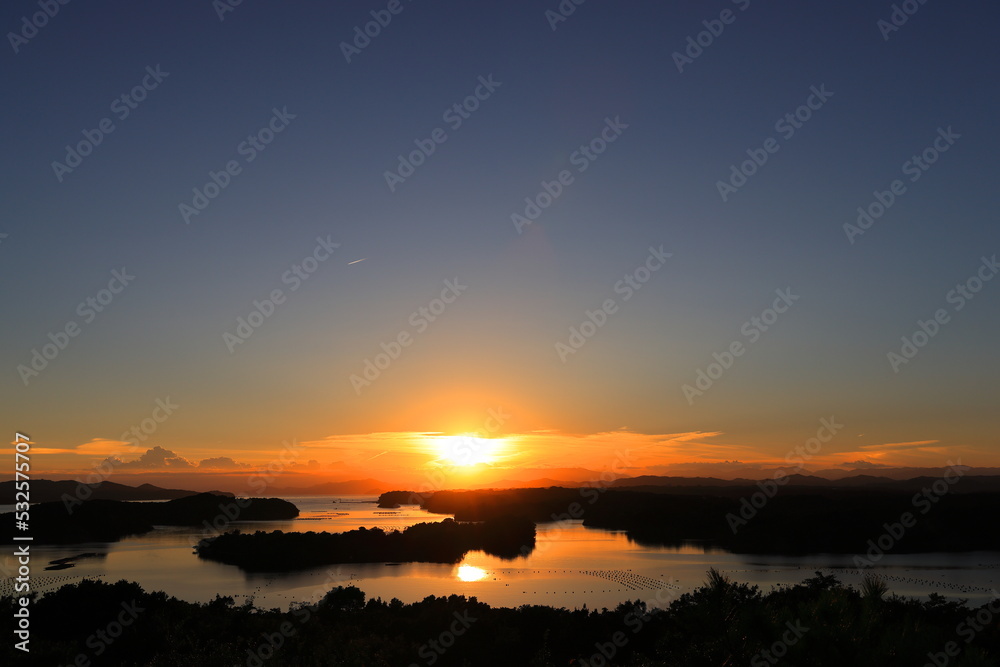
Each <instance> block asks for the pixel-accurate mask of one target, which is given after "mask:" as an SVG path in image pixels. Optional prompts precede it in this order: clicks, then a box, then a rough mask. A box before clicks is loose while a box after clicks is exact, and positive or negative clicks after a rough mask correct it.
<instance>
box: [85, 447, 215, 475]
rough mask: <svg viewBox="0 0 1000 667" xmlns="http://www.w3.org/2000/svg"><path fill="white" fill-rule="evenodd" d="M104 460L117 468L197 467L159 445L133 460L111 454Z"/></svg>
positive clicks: (164, 468) (183, 468)
mask: <svg viewBox="0 0 1000 667" xmlns="http://www.w3.org/2000/svg"><path fill="white" fill-rule="evenodd" d="M104 462H105V463H108V464H109V465H111V466H113V467H114V468H115V469H116V470H192V469H194V468H196V467H197V466H196V465H195V464H194V463H191V462H190V461H188V460H187V459H186V458H184V457H181V456H178V455H177V454H176V453H174V452H172V451H170V450H169V449H164V448H163V447H160V446H159V445H157V446H156V447H153V448H152V449H147V450H146V452H145V453H144V454H143V455H142V456H140V457H139V458H137V459H133V460H131V461H125V460H122V459H120V458H118V457H116V456H110V457H108V458H107V459H105V460H104Z"/></svg>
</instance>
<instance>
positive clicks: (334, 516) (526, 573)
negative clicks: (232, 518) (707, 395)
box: [0, 496, 1000, 609]
mask: <svg viewBox="0 0 1000 667" xmlns="http://www.w3.org/2000/svg"><path fill="white" fill-rule="evenodd" d="M287 500H289V501H291V502H293V503H295V504H296V505H297V506H298V508H299V510H300V511H301V515H300V517H299V518H297V519H294V520H290V521H268V522H235V523H233V524H231V527H233V528H239V529H240V530H243V531H244V532H246V531H254V530H284V531H302V532H304V531H310V530H314V531H330V532H339V531H344V530H351V529H353V528H357V527H359V526H365V527H368V528H371V527H373V526H379V527H382V528H385V529H392V528H405V527H406V526H410V525H412V524H415V523H420V522H421V521H441V520H442V519H443V518H444V517H443V516H442V515H440V514H429V513H427V512H424V511H423V510H421V509H419V508H416V507H409V506H406V507H403V508H401V509H400V510H393V511H387V510H382V509H379V508H378V507H377V506H376V505H375V498H374V497H347V496H341V497H339V498H338V497H332V496H309V497H298V498H296V497H289V498H287ZM0 509H2V508H0ZM203 530H204V529H203V528H202V529H199V528H190V527H184V528H179V527H164V528H160V529H158V530H156V531H154V532H152V533H150V534H147V535H142V536H137V537H130V538H126V539H124V540H122V541H120V542H117V543H103V542H102V543H92V544H78V545H72V546H68V547H47V546H41V545H36V546H34V547H33V548H32V553H33V559H32V570H33V573H32V574H33V578H34V582H35V584H36V590H40V591H44V590H49V589H52V588H54V587H57V586H59V585H62V584H63V583H68V582H73V581H78V580H79V579H81V578H83V577H100V578H102V579H104V580H105V581H117V580H119V579H127V580H131V581H135V582H138V583H139V584H140V585H141V586H143V588H145V589H146V590H147V591H152V590H163V591H166V592H167V593H168V594H170V595H174V596H176V597H178V598H181V599H184V600H191V601H207V600H211V599H212V598H214V597H215V595H216V594H220V595H231V596H233V597H234V598H236V601H237V603H241V602H243V601H244V600H245V599H247V598H252V599H253V600H254V602H255V603H256V604H257V605H258V606H263V607H281V608H285V607H287V606H288V605H289V604H291V603H293V602H309V601H314V600H315V599H317V596H319V595H322V593H323V592H325V591H327V590H329V588H331V587H333V586H336V585H338V584H345V585H346V584H354V585H356V586H358V587H359V588H361V589H362V590H363V591H365V593H366V594H367V595H368V596H369V597H381V598H383V599H385V600H388V599H391V598H394V597H395V598H399V599H400V600H402V601H404V602H413V601H416V600H421V599H423V598H424V597H426V596H428V595H450V594H453V593H454V594H460V595H468V596H476V597H478V598H479V599H480V600H482V601H484V602H488V603H490V604H491V605H503V606H516V605H520V604H548V605H554V606H565V607H570V608H573V607H582V606H583V605H584V604H586V605H587V606H588V607H590V608H592V609H594V608H597V609H599V608H601V607H609V608H611V607H614V606H615V605H617V604H618V603H619V602H623V601H625V600H635V599H642V600H646V601H648V602H649V603H650V604H657V603H662V604H667V603H669V602H670V600H672V599H674V598H675V597H677V596H678V595H680V594H681V593H684V592H688V591H691V590H693V589H694V588H696V587H698V586H699V585H701V584H702V583H703V582H704V580H705V575H706V572H707V570H708V569H709V568H710V567H715V568H717V569H719V570H721V571H723V572H724V573H726V574H728V575H729V576H730V577H732V578H733V579H734V580H737V581H741V582H746V583H750V584H756V585H758V586H760V587H761V589H762V590H764V591H767V590H769V589H770V588H771V587H772V586H780V585H790V584H795V583H798V582H800V581H802V580H803V579H805V578H806V577H810V576H813V574H814V572H815V571H816V570H821V571H823V573H824V574H831V573H832V574H835V575H837V576H838V577H839V578H840V580H841V581H843V582H845V583H848V584H858V583H859V582H860V581H861V576H862V573H859V572H858V571H857V570H856V569H854V566H853V564H852V557H851V556H841V555H831V556H806V557H794V558H793V557H787V556H758V555H754V556H744V555H735V554H730V553H726V552H722V551H716V550H706V549H704V548H702V547H700V546H686V547H681V548H663V547H646V546H641V545H638V544H636V543H634V542H631V541H630V540H629V539H628V538H626V536H625V534H624V533H622V532H617V531H605V530H595V529H590V528H584V527H583V526H582V525H581V523H580V522H579V521H575V522H572V523H566V524H561V525H560V524H540V525H539V526H538V543H537V546H536V549H535V551H534V552H533V553H532V554H530V555H529V556H528V557H526V558H518V559H516V560H503V559H500V558H497V557H494V556H488V555H486V554H484V553H482V552H479V551H475V552H469V553H468V554H466V557H465V558H464V559H463V561H462V562H461V563H459V564H457V565H441V564H431V563H409V564H398V565H387V564H383V563H378V564H351V565H340V566H332V567H329V568H320V569H316V570H308V571H305V572H300V573H295V574H245V573H243V572H241V571H240V570H239V569H238V568H236V567H234V566H231V565H221V564H219V563H213V562H211V561H205V560H201V559H199V558H198V557H197V556H195V555H194V553H193V549H192V546H193V545H194V544H195V543H197V542H198V540H199V539H201V538H202V537H203V536H204V533H203ZM12 550H13V549H10V550H5V553H4V555H3V557H2V559H0V568H2V569H3V574H4V576H5V577H7V576H9V573H11V572H13V571H14V570H13V567H14V565H15V564H14V562H13V559H12V558H11V556H10V552H11V551H12ZM86 552H92V553H94V554H96V556H94V557H88V558H83V559H80V560H77V561H76V565H75V566H74V567H72V568H70V569H65V570H56V571H43V568H44V567H46V565H47V564H48V562H49V561H52V560H55V559H58V558H65V557H69V556H76V555H78V554H82V553H86ZM879 565H880V567H877V568H875V569H876V571H877V572H878V573H879V574H882V575H883V576H884V577H885V578H886V580H887V583H888V584H889V586H890V589H891V591H892V592H894V593H898V594H900V595H910V596H926V595H927V594H928V593H931V592H938V593H941V594H943V595H946V596H948V597H951V598H966V599H968V600H969V601H970V604H982V603H983V602H986V601H988V600H989V599H991V598H992V597H993V591H1000V553H987V552H976V553H963V554H911V555H891V554H890V555H886V556H884V557H883V558H882V560H881V561H880V563H879ZM11 586H12V585H11V581H10V579H5V580H4V581H3V582H2V583H0V592H4V593H10V592H11ZM998 594H1000V593H998Z"/></svg>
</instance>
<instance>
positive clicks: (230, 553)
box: [195, 517, 535, 572]
mask: <svg viewBox="0 0 1000 667" xmlns="http://www.w3.org/2000/svg"><path fill="white" fill-rule="evenodd" d="M534 546H535V524H534V522H533V521H531V520H529V519H524V518H518V517H500V518H495V519H490V520H488V521H484V522H481V523H459V522H457V521H455V520H453V519H445V520H444V521H440V522H437V523H418V524H416V525H414V526H410V527H408V528H407V529H405V530H401V531H391V532H386V531H384V530H382V529H381V528H358V529H357V530H349V531H347V532H343V533H315V532H308V533H285V532H282V531H280V530H276V531H273V532H270V533H268V532H264V531H257V532H256V533H240V532H239V531H233V532H229V533H224V534H222V535H219V536H217V537H210V538H206V539H203V540H201V542H199V543H198V545H197V546H196V547H195V549H196V551H197V552H198V556H200V557H201V558H205V559H208V560H215V561H219V562H220V563H227V564H229V565H237V566H239V567H240V568H242V569H244V570H246V571H249V572H280V571H288V570H302V569H307V568H312V567H320V566H323V565H330V564H334V563H382V562H398V563H410V562H424V563H457V562H459V561H460V560H462V557H463V556H465V554H466V553H467V552H469V551H472V550H475V549H481V550H483V551H485V552H486V553H488V554H493V555H495V556H500V557H501V558H514V557H517V556H522V555H524V553H526V551H525V550H527V552H530V551H531V550H532V549H534Z"/></svg>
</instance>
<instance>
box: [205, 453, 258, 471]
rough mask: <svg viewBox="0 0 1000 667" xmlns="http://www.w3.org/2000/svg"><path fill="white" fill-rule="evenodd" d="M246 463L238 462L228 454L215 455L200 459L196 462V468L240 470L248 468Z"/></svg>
mask: <svg viewBox="0 0 1000 667" xmlns="http://www.w3.org/2000/svg"><path fill="white" fill-rule="evenodd" d="M248 467H250V466H248V465H247V464H246V463H240V462H239V461H235V460H233V459H231V458H229V457H228V456H216V457H213V458H209V459H202V460H201V461H200V462H199V463H198V468H211V469H213V470H241V469H243V468H248Z"/></svg>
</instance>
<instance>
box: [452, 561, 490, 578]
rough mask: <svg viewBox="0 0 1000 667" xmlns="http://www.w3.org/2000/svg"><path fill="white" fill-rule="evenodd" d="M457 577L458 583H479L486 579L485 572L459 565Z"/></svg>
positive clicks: (471, 566) (477, 568)
mask: <svg viewBox="0 0 1000 667" xmlns="http://www.w3.org/2000/svg"><path fill="white" fill-rule="evenodd" d="M457 575H458V579H459V581H480V580H481V579H485V578H486V570H484V569H483V568H481V567H476V566H474V565H460V566H459V567H458V573H457Z"/></svg>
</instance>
